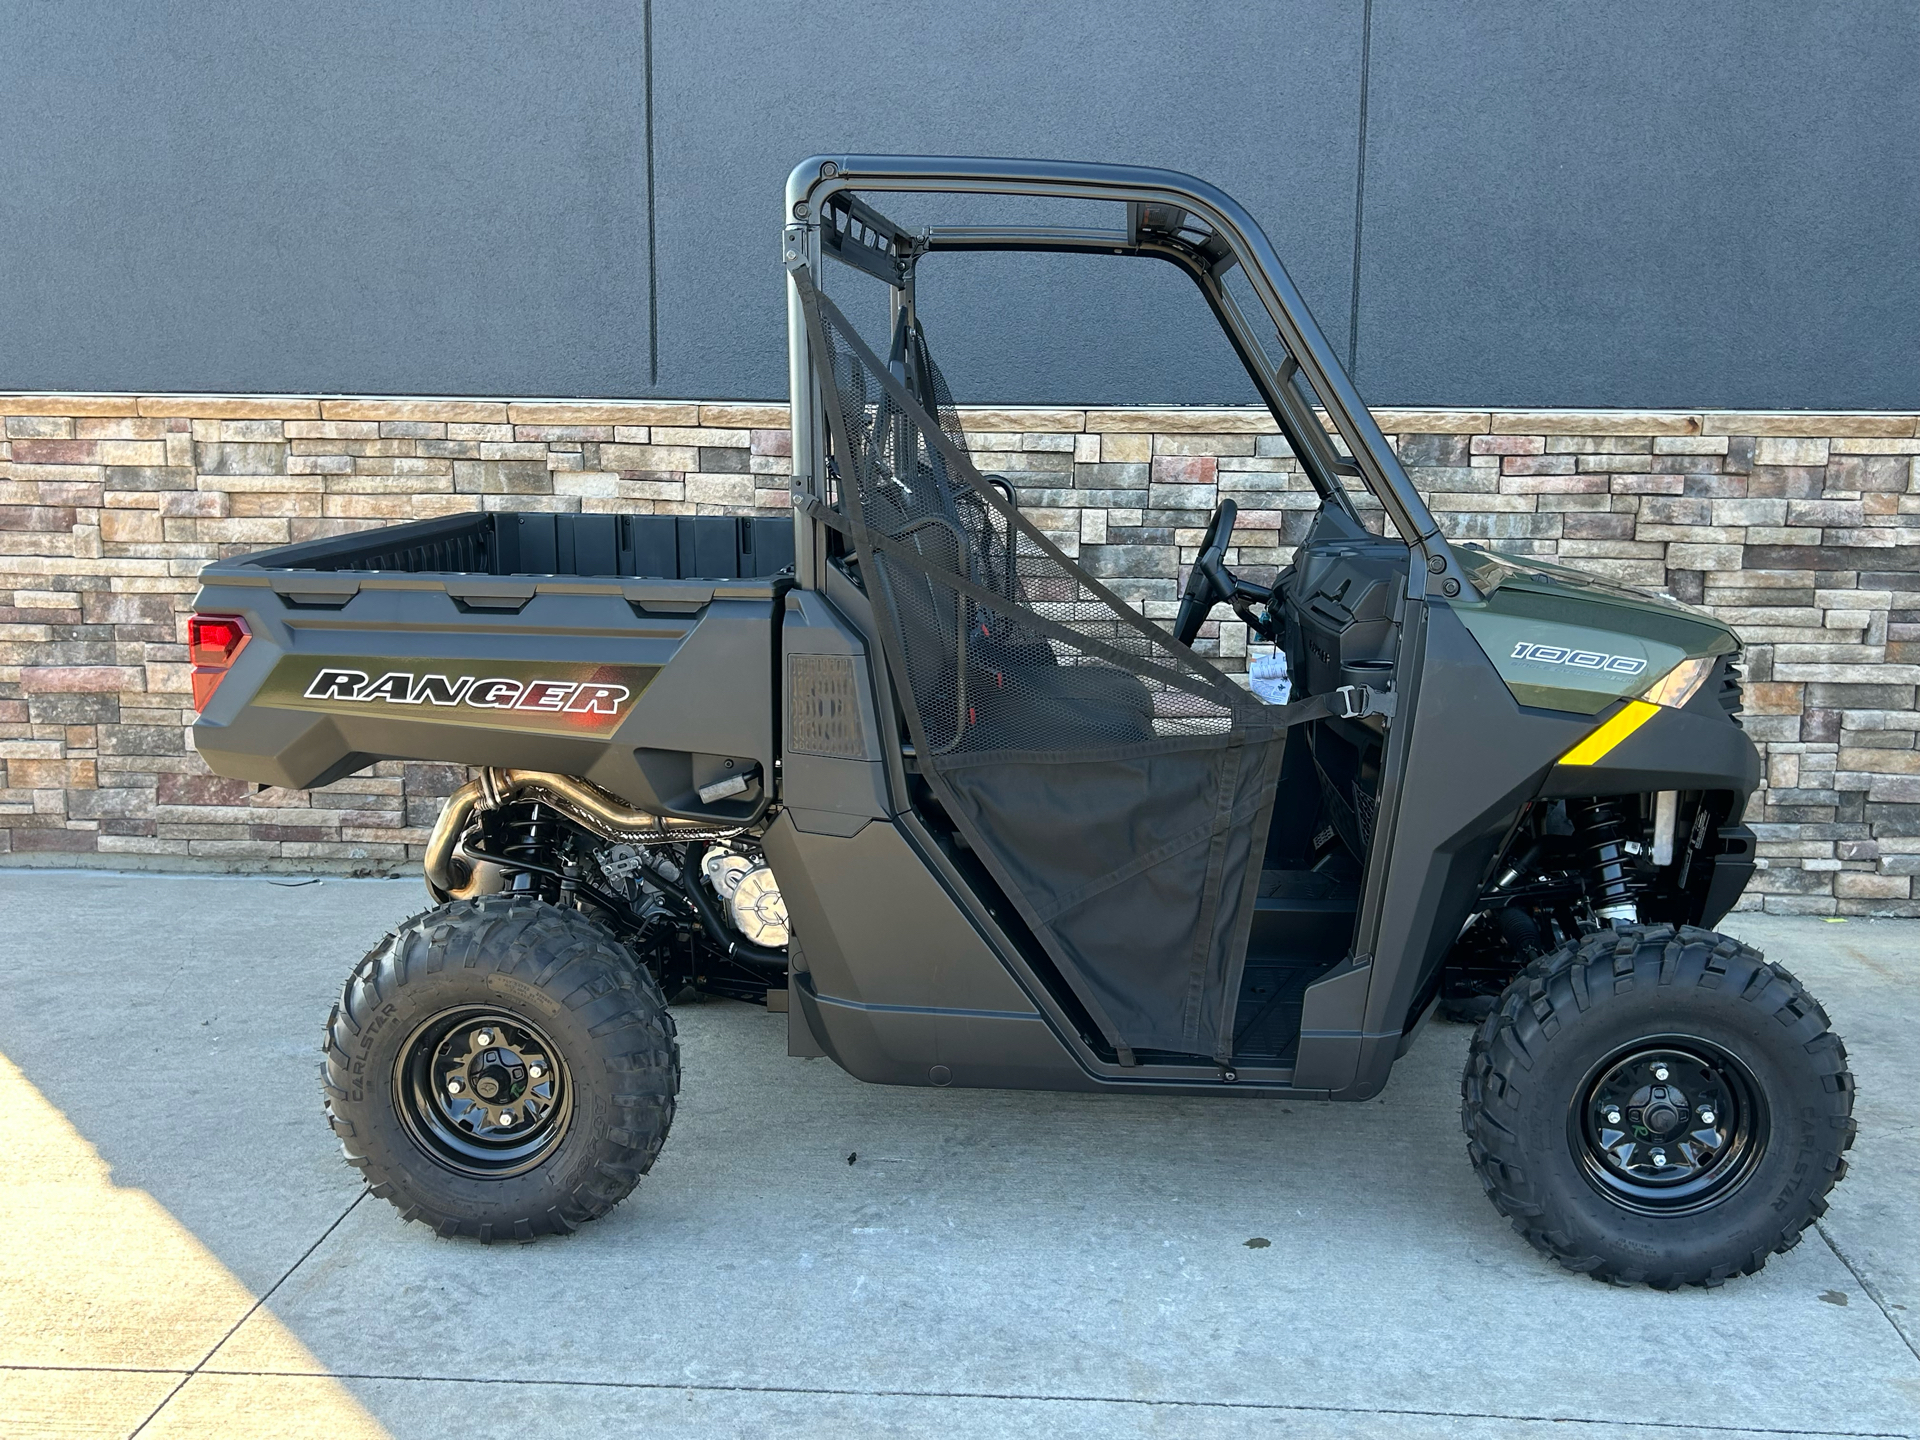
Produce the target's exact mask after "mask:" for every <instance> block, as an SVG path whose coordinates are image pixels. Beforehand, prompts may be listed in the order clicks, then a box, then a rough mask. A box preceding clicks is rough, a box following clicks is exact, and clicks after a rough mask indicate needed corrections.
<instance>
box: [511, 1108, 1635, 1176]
mask: <svg viewBox="0 0 1920 1440" xmlns="http://www.w3.org/2000/svg"><path fill="white" fill-rule="evenodd" d="M500 1123H501V1124H502V1125H511V1124H513V1111H511V1110H502V1111H501V1112H500ZM1661 1163H1662V1164H1664V1163H1665V1162H1664V1161H1662V1162H1661Z"/></svg>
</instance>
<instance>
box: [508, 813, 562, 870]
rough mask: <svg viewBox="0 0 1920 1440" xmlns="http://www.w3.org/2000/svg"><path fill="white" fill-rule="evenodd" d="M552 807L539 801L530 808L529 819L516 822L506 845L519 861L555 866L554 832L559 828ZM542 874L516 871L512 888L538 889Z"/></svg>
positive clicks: (511, 854)
mask: <svg viewBox="0 0 1920 1440" xmlns="http://www.w3.org/2000/svg"><path fill="white" fill-rule="evenodd" d="M557 828H558V827H557V825H556V822H555V820H554V818H553V812H552V810H551V809H550V808H549V807H547V806H545V805H539V804H535V805H532V806H530V807H529V808H528V811H527V818H526V819H524V820H520V821H516V822H515V823H514V825H513V828H512V830H511V832H510V833H511V838H510V839H509V841H508V843H507V846H506V852H505V853H506V854H507V855H508V856H510V857H511V858H513V859H516V860H525V861H526V862H527V863H528V864H530V865H539V866H542V867H544V868H549V869H550V868H552V866H553V861H552V859H551V858H550V857H551V856H552V854H553V840H554V833H555V831H556V829H557ZM539 883H540V877H539V876H538V875H536V874H535V873H534V872H532V871H529V870H520V871H517V872H515V874H514V876H513V881H512V888H513V889H515V890H533V889H536V888H538V886H539Z"/></svg>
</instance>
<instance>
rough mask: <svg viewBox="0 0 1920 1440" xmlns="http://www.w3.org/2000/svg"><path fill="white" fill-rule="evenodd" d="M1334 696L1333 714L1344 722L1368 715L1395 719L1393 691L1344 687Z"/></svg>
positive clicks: (1352, 686) (1355, 686) (1357, 686)
mask: <svg viewBox="0 0 1920 1440" xmlns="http://www.w3.org/2000/svg"><path fill="white" fill-rule="evenodd" d="M1333 696H1334V700H1335V709H1334V712H1333V713H1334V714H1335V715H1336V716H1338V717H1339V718H1340V719H1342V720H1360V719H1364V718H1365V717H1366V716H1368V715H1379V716H1382V717H1383V718H1385V719H1389V720H1391V719H1392V718H1393V712H1394V709H1395V705H1394V699H1393V692H1392V691H1391V690H1375V689H1374V688H1373V687H1372V686H1371V685H1342V686H1341V687H1340V688H1339V689H1338V690H1335V691H1334V692H1333Z"/></svg>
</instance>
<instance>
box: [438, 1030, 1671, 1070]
mask: <svg viewBox="0 0 1920 1440" xmlns="http://www.w3.org/2000/svg"><path fill="white" fill-rule="evenodd" d="M473 1043H474V1044H476V1045H491V1044H493V1031H491V1030H482V1031H481V1032H480V1033H479V1034H478V1035H475V1036H474V1037H473ZM1660 1078H1661V1079H1662V1080H1664V1079H1666V1078H1667V1077H1666V1073H1665V1072H1664V1071H1662V1072H1660Z"/></svg>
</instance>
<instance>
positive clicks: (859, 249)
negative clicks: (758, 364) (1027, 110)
mask: <svg viewBox="0 0 1920 1440" xmlns="http://www.w3.org/2000/svg"><path fill="white" fill-rule="evenodd" d="M879 192H895V193H904V194H916V193H917V194H973V195H1006V196H1040V197H1047V198H1053V199H1063V200H1097V201H1108V202H1115V203H1119V204H1124V205H1125V206H1126V225H1125V227H1124V228H1114V229H1103V228H1099V227H1091V226H1050V225H1013V226H973V225H967V226H928V227H923V228H921V229H918V230H909V229H907V228H905V227H903V226H901V225H898V224H896V223H895V222H893V221H892V220H890V219H889V218H887V216H885V215H884V214H882V213H881V212H880V211H879V210H878V209H876V208H875V206H874V205H873V204H872V203H870V202H869V201H868V200H867V199H865V198H863V196H864V195H868V194H874V193H879ZM786 220H787V224H786V228H785V233H784V237H783V238H784V242H785V243H784V258H785V261H786V265H787V268H788V270H789V272H792V271H795V270H797V269H799V268H800V267H802V266H804V267H806V268H807V269H808V270H809V271H810V272H811V273H813V274H814V275H818V274H819V273H820V270H821V262H822V261H823V260H824V259H829V258H831V259H834V260H837V261H840V262H842V263H844V264H847V265H850V266H852V267H853V268H855V269H857V270H860V271H862V272H864V273H866V274H868V275H870V276H873V277H874V278H876V279H878V280H881V281H883V282H884V283H886V284H887V285H888V286H889V287H891V298H890V304H891V311H892V313H891V320H892V322H893V323H892V328H893V329H894V330H895V331H896V333H901V332H903V331H904V332H911V331H912V330H913V329H914V326H915V321H916V318H917V317H916V316H915V313H914V306H915V293H914V291H915V271H916V268H917V266H918V264H919V261H920V258H921V257H922V256H924V255H927V254H931V253H933V252H935V251H942V250H958V251H1010V252H1035V253H1082V254H1096V255H1138V256H1145V257H1149V258H1152V259H1158V260H1164V261H1167V262H1168V263H1170V264H1173V265H1175V266H1177V267H1179V269H1181V270H1182V271H1183V272H1185V273H1186V275H1187V276H1188V277H1189V278H1190V279H1192V280H1193V282H1194V284H1195V285H1197V286H1198V287H1199V289H1200V293H1201V294H1202V295H1203V296H1204V297H1205V298H1206V301H1207V305H1208V307H1209V308H1210V309H1211V310H1212V311H1213V314H1214V317H1215V319H1216V320H1217V321H1218V322H1219V325H1220V328H1221V330H1222V331H1223V332H1224V333H1225V335H1226V337H1227V340H1228V342H1229V343H1230V344H1231V345H1232V346H1233V350H1234V353H1235V354H1236V355H1237V356H1238V357H1239V359H1240V362H1241V364H1242V365H1243V366H1244V367H1245V368H1246V372H1247V375H1248V377H1249V378H1250V379H1251V380H1252V381H1253V383H1254V386H1255V388H1256V389H1257V390H1258V392H1259V394H1260V397H1261V399H1262V400H1263V401H1264V402H1265V403H1266V406H1267V408H1268V409H1269V411H1271V413H1272V415H1273V417H1274V420H1275V421H1276V423H1277V424H1278V425H1279V427H1280V430H1281V433H1282V434H1283V435H1285V436H1286V439H1287V443H1288V444H1289V445H1290V446H1291V447H1292V449H1293V452H1294V454H1295V456H1296V457H1297V458H1298V459H1299V461H1300V465H1301V468H1302V470H1303V472H1304V473H1305V474H1306V477H1307V480H1308V482H1309V483H1310V484H1311V485H1312V486H1313V488H1314V490H1315V492H1316V493H1317V494H1318V495H1319V496H1320V499H1321V501H1322V503H1323V504H1332V505H1334V506H1337V507H1338V508H1340V509H1342V510H1344V511H1345V512H1347V514H1348V515H1349V516H1353V517H1354V518H1356V519H1357V515H1356V513H1355V510H1354V505H1353V502H1352V499H1351V498H1350V496H1349V494H1348V491H1347V488H1346V484H1345V483H1344V482H1345V481H1348V480H1353V481H1357V482H1358V483H1360V484H1361V485H1363V486H1365V488H1366V490H1367V492H1368V493H1369V494H1370V495H1371V496H1372V497H1373V498H1374V499H1375V500H1376V501H1377V502H1378V503H1379V504H1380V506H1381V507H1382V509H1384V510H1385V511H1386V513H1387V516H1388V517H1389V518H1390V519H1391V520H1392V522H1393V526H1394V529H1395V531H1396V532H1397V533H1398V535H1399V537H1400V538H1401V539H1403V540H1404V541H1405V542H1406V543H1407V545H1408V546H1409V548H1410V549H1411V550H1412V552H1413V553H1414V555H1415V556H1416V557H1418V563H1417V564H1415V565H1412V566H1410V567H1409V570H1410V573H1411V574H1413V575H1423V576H1425V577H1426V580H1425V584H1426V591H1427V593H1429V594H1433V595H1435V596H1444V597H1446V598H1449V599H1453V598H1465V599H1468V600H1473V599H1478V598H1480V595H1479V592H1478V590H1477V589H1476V587H1475V586H1474V584H1473V581H1472V578H1471V575H1470V573H1469V572H1468V571H1467V570H1466V569H1465V567H1463V566H1462V565H1461V564H1460V562H1459V560H1458V558H1457V557H1456V556H1455V554H1454V550H1453V547H1452V546H1451V545H1450V544H1449V543H1448V542H1447V539H1446V537H1445V536H1444V535H1442V534H1441V533H1440V528H1439V526H1438V525H1437V524H1436V523H1435V521H1434V518H1433V515H1432V513H1431V512H1430V511H1429V510H1428V509H1427V507H1426V504H1425V502H1424V501H1423V500H1421V498H1420V496H1419V493H1418V492H1417V491H1416V490H1415V489H1414V487H1413V484H1412V482H1411V481H1409V480H1408V478H1407V475H1406V472H1405V471H1404V470H1403V469H1402V468H1401V465H1400V461H1399V458H1398V457H1397V456H1396V455H1395V454H1394V453H1393V450H1392V448H1391V447H1390V446H1389V445H1388V444H1387V442H1386V437H1385V436H1384V435H1382V434H1381V432H1380V427H1379V426H1378V425H1377V424H1376V423H1375V422H1374V419H1373V416H1372V415H1371V414H1370V413H1369V412H1368V410H1367V407H1366V405H1365V404H1364V403H1363V402H1362V401H1361V399H1360V396H1359V393H1358V392H1357V391H1356V390H1355V389H1354V387H1353V382H1352V381H1351V380H1350V379H1349V378H1348V376H1347V374H1346V372H1345V371H1344V370H1342V369H1341V367H1340V364H1339V362H1338V361H1337V360H1336V359H1335V358H1334V356H1333V351H1332V348H1331V347H1330V346H1329V345H1328V344H1327V341H1326V337H1325V336H1324V335H1322V334H1321V333H1320V327H1319V326H1318V325H1317V324H1316V323H1315V321H1314V319H1313V316H1312V314H1311V313H1310V312H1309V311H1308V309H1307V305H1306V302H1305V300H1304V299H1302V298H1301V295H1300V292H1299V291H1298V290H1297V289H1296V288H1295V287H1294V284H1293V281H1292V280H1291V278H1290V277H1289V276H1288V275H1287V271H1286V267H1285V266H1284V265H1283V264H1282V263H1281V262H1280V259H1279V257H1278V255H1276V254H1275V253H1274V250H1273V245H1272V242H1270V241H1269V240H1268V239H1267V237H1266V234H1265V233H1264V232H1263V231H1262V230H1261V228H1260V226H1259V224H1258V223H1257V222H1256V221H1255V220H1254V218H1253V217H1252V216H1251V215H1250V214H1248V213H1247V211H1246V210H1245V209H1244V208H1243V207H1242V206H1241V205H1240V204H1239V202H1238V201H1236V200H1234V199H1233V197H1232V196H1230V195H1228V194H1227V193H1226V192H1224V191H1222V190H1220V189H1218V188H1216V187H1215V186H1212V185H1209V184H1208V183H1207V182H1206V181H1204V180H1200V179H1197V178H1195V177H1194V176H1191V175H1184V174H1181V173H1179V172H1178V171H1173V170H1157V169H1149V168H1145V167H1139V166H1131V165H1096V164H1086V163H1078V162H1060V161H1043V160H994V159H980V158H973V157H941V156H904V155H845V156H814V157H812V158H810V159H807V160H803V161H802V162H801V163H800V164H799V165H797V166H795V167H794V169H793V172H792V173H791V174H790V175H789V176H788V177H787V192H786ZM1236 277H1237V280H1238V283H1236ZM787 292H788V301H787V303H788V368H789V381H790V384H791V389H792V413H793V421H792V423H793V441H794V444H793V453H794V478H793V485H794V488H795V490H796V491H797V492H799V493H800V494H802V495H803V496H806V497H808V498H810V499H812V500H814V501H823V500H825V499H826V496H825V495H824V494H823V489H824V477H825V475H826V471H827V466H826V444H827V442H826V435H825V432H824V430H823V428H822V426H821V421H820V416H821V403H822V400H821V390H820V383H819V379H818V377H817V376H816V375H815V373H814V370H813V366H814V359H813V356H812V354H811V353H810V350H809V347H808V344H807V337H806V321H805V316H804V312H803V308H802V302H801V298H800V289H799V287H798V285H797V284H796V283H794V282H793V281H792V280H791V279H790V281H789V284H788V287H787ZM1250 312H1253V313H1250ZM1261 320H1264V321H1265V323H1266V326H1267V327H1268V328H1269V329H1270V330H1271V334H1272V339H1271V341H1263V339H1262V329H1261V327H1260V323H1259V322H1260V321H1261ZM909 363H910V362H909ZM1322 416H1324V421H1323V419H1322ZM1336 441H1337V442H1338V443H1336ZM809 508H810V507H808V506H805V505H802V506H800V507H797V509H796V513H795V527H796V531H795V551H796V564H797V568H798V578H799V582H800V583H801V584H802V585H814V584H816V583H818V575H817V567H818V563H819V559H820V556H821V554H822V553H823V552H822V543H821V539H820V533H819V527H818V526H817V525H814V524H811V523H810V522H809V516H808V510H809Z"/></svg>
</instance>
